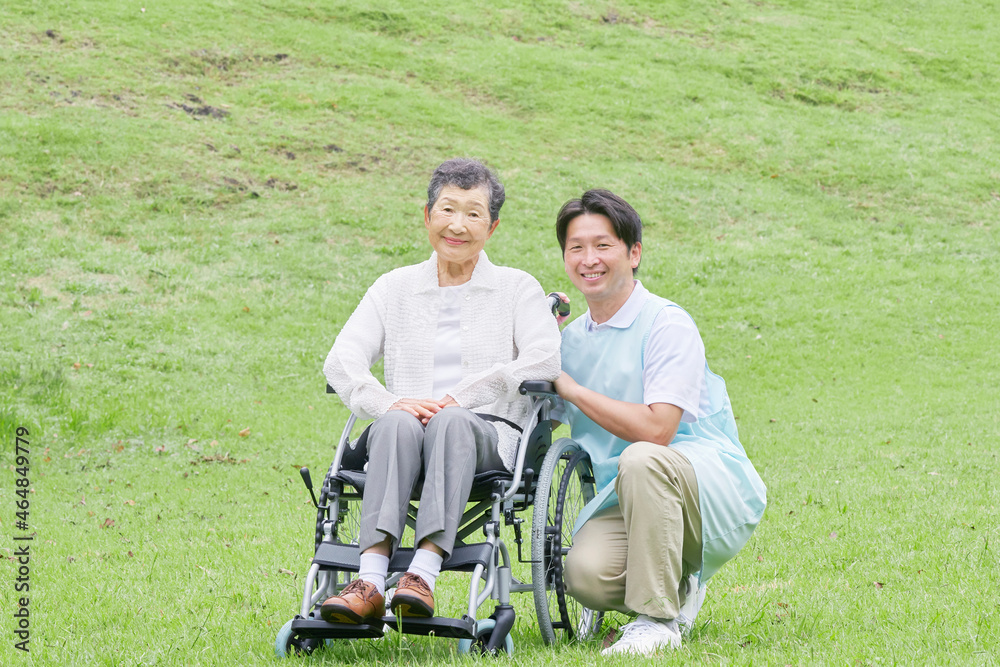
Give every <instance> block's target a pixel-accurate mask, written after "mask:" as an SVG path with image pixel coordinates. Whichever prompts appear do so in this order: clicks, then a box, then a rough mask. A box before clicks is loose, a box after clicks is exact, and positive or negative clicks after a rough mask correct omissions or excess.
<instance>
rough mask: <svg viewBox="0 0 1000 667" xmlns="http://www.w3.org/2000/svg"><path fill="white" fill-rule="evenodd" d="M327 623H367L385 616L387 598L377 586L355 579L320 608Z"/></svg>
mask: <svg viewBox="0 0 1000 667" xmlns="http://www.w3.org/2000/svg"><path fill="white" fill-rule="evenodd" d="M319 613H320V615H322V616H323V620H324V621H326V622H327V623H355V624H357V623H367V622H369V621H372V620H376V619H380V618H382V617H383V616H385V596H384V595H381V594H380V593H379V592H378V588H376V587H375V584H370V583H368V582H367V581H362V580H361V579H355V580H354V581H352V582H351V583H349V584H347V586H345V587H344V590H342V591H340V595H334V596H333V597H331V598H328V599H327V601H326V602H324V603H323V606H322V607H320V612H319Z"/></svg>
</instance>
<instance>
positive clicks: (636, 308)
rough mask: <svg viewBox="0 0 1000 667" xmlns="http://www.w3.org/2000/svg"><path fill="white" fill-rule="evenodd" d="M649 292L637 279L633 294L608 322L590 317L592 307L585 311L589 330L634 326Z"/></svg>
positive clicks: (585, 321)
mask: <svg viewBox="0 0 1000 667" xmlns="http://www.w3.org/2000/svg"><path fill="white" fill-rule="evenodd" d="M648 294H649V290H647V289H646V288H645V287H643V286H642V283H641V282H639V281H638V280H636V281H635V287H634V288H633V289H632V294H630V295H629V297H628V300H627V301H625V303H624V304H622V307H621V308H619V309H618V312H616V313H615V314H614V315H612V316H611V319H609V320H608V321H607V322H603V323H601V324H597V323H596V322H594V320H593V319H592V318H591V317H590V309H587V312H586V313H584V315H583V317H584V324H585V325H586V327H587V331H600V330H602V329H605V328H608V327H611V328H614V329H627V328H629V327H630V326H632V323H633V322H635V318H637V317H639V313H640V312H641V311H642V306H643V305H644V304H645V303H646V296H647V295H648Z"/></svg>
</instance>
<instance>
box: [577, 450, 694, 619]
mask: <svg viewBox="0 0 1000 667" xmlns="http://www.w3.org/2000/svg"><path fill="white" fill-rule="evenodd" d="M615 491H617V492H618V502H619V505H617V506H615V507H609V508H607V509H605V510H602V511H601V512H598V513H597V514H595V515H594V516H593V517H591V519H590V520H589V521H587V523H586V524H584V526H583V528H581V529H580V532H578V533H577V534H576V537H575V538H574V540H573V547H572V549H570V552H569V554H568V555H567V557H566V571H565V577H566V587H567V590H568V592H569V594H570V595H572V596H573V597H574V598H576V599H577V600H579V601H580V602H581V603H582V604H583V605H584V606H586V607H588V608H590V609H596V610H601V611H620V612H624V613H627V614H646V615H648V616H652V617H654V618H661V619H673V618H677V615H678V613H679V612H680V606H681V605H682V604H684V599H683V591H681V590H679V588H680V582H681V580H682V579H683V578H684V577H685V576H687V575H689V574H692V573H694V572H697V571H698V570H700V569H701V547H702V544H701V510H700V508H699V505H698V480H697V479H696V477H695V473H694V468H693V467H692V466H691V463H690V461H688V460H687V457H685V456H684V455H683V454H681V453H680V452H678V451H677V450H675V449H673V448H672V447H664V446H662V445H655V444H653V443H650V442H636V443H633V444H632V445H630V446H628V447H627V448H626V449H625V451H624V452H623V453H622V455H621V458H620V459H619V461H618V477H617V479H616V480H615Z"/></svg>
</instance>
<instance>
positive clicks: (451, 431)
mask: <svg viewBox="0 0 1000 667" xmlns="http://www.w3.org/2000/svg"><path fill="white" fill-rule="evenodd" d="M476 419H478V417H476V415H475V414H473V413H472V412H470V411H469V410H467V409H465V408H460V407H454V406H453V407H450V408H445V409H443V410H441V411H440V412H438V413H437V414H436V415H434V416H433V417H431V418H430V421H428V422H427V436H426V438H427V442H429V443H432V442H433V443H437V442H439V441H440V442H445V443H446V444H447V446H448V447H449V449H451V448H455V447H458V448H464V447H469V448H472V449H475V440H474V438H473V437H472V434H473V428H472V424H473V420H476Z"/></svg>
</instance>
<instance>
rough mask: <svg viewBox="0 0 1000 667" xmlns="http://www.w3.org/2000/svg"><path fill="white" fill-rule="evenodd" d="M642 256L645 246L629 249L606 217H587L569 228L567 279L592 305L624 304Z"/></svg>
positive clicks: (581, 216)
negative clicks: (633, 270)
mask: <svg viewBox="0 0 1000 667" xmlns="http://www.w3.org/2000/svg"><path fill="white" fill-rule="evenodd" d="M641 256H642V244H640V243H636V244H635V245H634V246H632V247H631V248H628V247H626V245H625V243H624V242H623V241H622V240H621V239H620V238H618V236H616V235H615V230H614V227H612V226H611V221H610V220H608V218H607V217H606V216H603V215H593V214H590V213H584V214H582V215H579V216H577V217H576V218H573V220H571V221H570V223H569V225H568V226H567V227H566V251H565V252H564V253H563V262H564V263H565V267H566V275H568V276H569V279H570V280H571V281H572V282H573V284H574V285H575V286H576V288H577V289H578V290H580V291H581V292H582V293H583V296H584V297H586V299H587V303H588V304H596V303H617V305H619V306H620V305H621V304H622V303H624V302H625V301H626V300H627V299H628V296H629V295H630V294H631V293H632V286H633V279H632V269H634V268H637V267H638V266H639V259H640V258H641Z"/></svg>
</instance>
